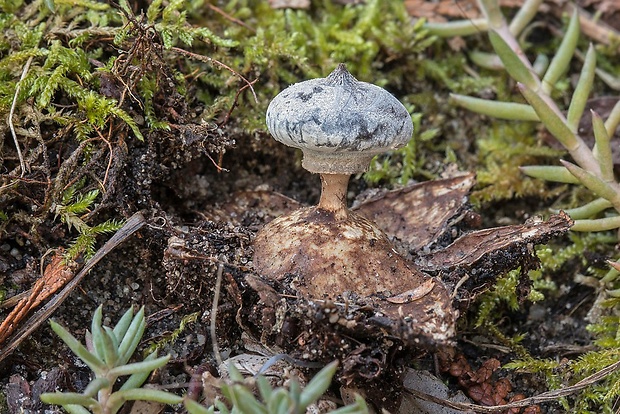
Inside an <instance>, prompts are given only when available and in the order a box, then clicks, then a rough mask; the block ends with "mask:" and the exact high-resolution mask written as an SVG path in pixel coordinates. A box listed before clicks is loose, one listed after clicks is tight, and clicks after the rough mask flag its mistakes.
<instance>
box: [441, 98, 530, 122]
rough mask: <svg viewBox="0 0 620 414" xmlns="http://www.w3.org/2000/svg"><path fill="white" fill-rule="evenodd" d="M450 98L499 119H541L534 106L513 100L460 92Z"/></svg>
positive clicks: (469, 108)
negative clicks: (501, 99)
mask: <svg viewBox="0 0 620 414" xmlns="http://www.w3.org/2000/svg"><path fill="white" fill-rule="evenodd" d="M450 99H451V100H452V102H454V103H456V104H457V105H459V106H461V107H463V108H465V109H468V110H470V111H473V112H477V113H479V114H483V115H488V116H492V117H494V118H498V119H507V120H513V121H540V119H539V118H538V115H537V114H536V111H534V108H532V107H531V106H530V105H525V104H519V103H513V102H496V101H490V100H487V99H480V98H474V97H471V96H465V95H458V94H450Z"/></svg>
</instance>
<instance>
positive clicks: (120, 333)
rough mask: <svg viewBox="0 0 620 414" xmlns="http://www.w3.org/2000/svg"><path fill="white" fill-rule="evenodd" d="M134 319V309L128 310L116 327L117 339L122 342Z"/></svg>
mask: <svg viewBox="0 0 620 414" xmlns="http://www.w3.org/2000/svg"><path fill="white" fill-rule="evenodd" d="M132 319H133V307H131V308H129V309H127V311H126V312H125V313H124V314H123V316H121V319H120V320H119V321H118V323H117V324H116V326H115V327H114V335H115V336H116V339H118V340H119V341H122V340H123V338H124V337H125V334H126V333H127V329H129V325H130V324H131V321H132Z"/></svg>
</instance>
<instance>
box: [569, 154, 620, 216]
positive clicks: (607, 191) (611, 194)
mask: <svg viewBox="0 0 620 414" xmlns="http://www.w3.org/2000/svg"><path fill="white" fill-rule="evenodd" d="M560 162H561V163H562V165H564V166H565V167H566V168H567V169H568V171H570V173H571V174H573V175H574V176H575V177H577V179H579V181H580V182H581V184H583V185H584V186H585V187H586V188H588V189H589V190H590V191H592V192H593V193H594V194H596V195H597V196H599V197H603V198H604V199H607V200H609V201H610V202H611V203H612V204H613V205H614V206H616V205H620V202H619V201H620V200H619V199H620V194H618V193H617V192H616V190H615V189H614V188H613V187H611V186H610V185H609V184H608V183H606V182H605V181H603V180H601V179H600V178H598V177H597V176H595V175H594V174H592V173H591V172H589V171H586V170H584V169H583V168H580V167H578V166H576V165H575V164H573V163H570V162H567V161H564V160H560Z"/></svg>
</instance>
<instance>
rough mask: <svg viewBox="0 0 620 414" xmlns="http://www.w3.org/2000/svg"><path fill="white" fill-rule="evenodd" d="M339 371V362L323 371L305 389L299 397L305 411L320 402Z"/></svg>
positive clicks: (333, 363) (327, 366) (331, 364)
mask: <svg viewBox="0 0 620 414" xmlns="http://www.w3.org/2000/svg"><path fill="white" fill-rule="evenodd" d="M337 369H338V361H334V362H331V363H330V364H328V365H326V366H325V367H324V368H323V369H321V370H320V371H319V372H318V373H317V374H316V375H315V376H314V378H312V380H311V381H310V382H309V383H308V384H307V385H306V386H305V387H304V389H303V390H302V391H301V395H300V397H299V405H300V407H301V408H302V409H303V410H305V409H306V408H307V407H308V406H309V405H310V404H312V403H313V402H315V401H316V400H318V399H319V397H320V396H321V395H323V394H325V391H327V388H329V385H330V384H331V382H332V378H333V376H334V374H335V373H336V370H337Z"/></svg>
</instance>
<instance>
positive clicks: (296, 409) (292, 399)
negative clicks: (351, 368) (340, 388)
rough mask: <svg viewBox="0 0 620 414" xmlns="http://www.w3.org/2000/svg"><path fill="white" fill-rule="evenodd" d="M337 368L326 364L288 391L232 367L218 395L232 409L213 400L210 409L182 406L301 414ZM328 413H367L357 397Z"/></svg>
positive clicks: (199, 412) (208, 413)
mask: <svg viewBox="0 0 620 414" xmlns="http://www.w3.org/2000/svg"><path fill="white" fill-rule="evenodd" d="M337 367H338V363H337V361H334V362H332V363H331V364H328V365H327V366H325V367H324V368H323V369H322V370H321V371H319V372H318V373H317V374H316V375H315V376H314V377H313V378H312V380H310V382H309V383H308V384H307V385H306V386H305V387H303V388H301V387H300V385H299V383H298V382H297V381H294V380H293V381H291V383H290V386H289V388H288V389H287V388H283V387H278V388H276V389H274V388H273V387H272V386H271V385H270V384H269V381H268V380H267V379H266V378H265V377H263V376H258V377H256V378H253V377H249V378H244V377H243V376H242V375H241V373H240V372H239V371H238V370H237V369H236V368H235V367H234V366H233V365H231V366H230V368H229V372H230V380H231V382H225V383H223V384H222V386H221V391H222V394H223V395H224V397H225V398H226V400H227V401H228V402H229V403H230V404H231V405H232V409H228V408H227V406H226V405H225V404H224V403H223V402H222V401H220V400H216V401H215V404H214V405H212V406H211V407H209V408H205V407H203V406H201V405H200V404H198V403H196V402H195V401H186V402H185V406H186V408H187V410H188V412H189V413H190V414H212V413H215V412H216V411H215V410H217V412H219V413H221V414H229V413H230V414H303V413H305V412H306V409H307V408H308V407H309V406H310V405H312V404H314V403H316V401H317V400H318V399H319V398H320V397H321V396H322V395H323V394H324V393H325V391H327V388H328V387H329V385H330V384H331V381H332V378H333V376H334V374H335V373H336V368H337ZM254 386H256V388H258V392H259V397H260V398H257V397H256V396H255V395H254V394H253V393H252V391H251V388H253V387H254ZM330 412H331V413H332V414H364V413H368V407H367V406H366V402H365V401H364V399H363V398H362V397H360V396H359V395H356V397H355V402H354V403H353V404H350V405H347V406H344V407H341V408H339V409H337V410H334V411H330Z"/></svg>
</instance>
